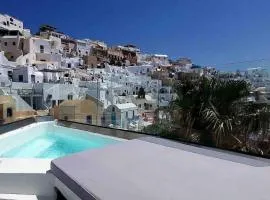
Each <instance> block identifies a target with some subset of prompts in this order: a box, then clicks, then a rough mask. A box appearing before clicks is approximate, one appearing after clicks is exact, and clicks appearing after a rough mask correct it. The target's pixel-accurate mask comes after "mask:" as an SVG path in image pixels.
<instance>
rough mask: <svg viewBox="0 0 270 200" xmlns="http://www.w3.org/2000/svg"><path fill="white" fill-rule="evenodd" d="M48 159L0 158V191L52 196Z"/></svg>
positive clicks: (52, 178)
mask: <svg viewBox="0 0 270 200" xmlns="http://www.w3.org/2000/svg"><path fill="white" fill-rule="evenodd" d="M50 161H51V160H48V159H15V158H10V159H9V158H1V159H0V193H1V194H25V195H37V196H45V197H54V195H55V191H54V188H53V183H54V176H53V175H52V174H50V173H48V170H50Z"/></svg>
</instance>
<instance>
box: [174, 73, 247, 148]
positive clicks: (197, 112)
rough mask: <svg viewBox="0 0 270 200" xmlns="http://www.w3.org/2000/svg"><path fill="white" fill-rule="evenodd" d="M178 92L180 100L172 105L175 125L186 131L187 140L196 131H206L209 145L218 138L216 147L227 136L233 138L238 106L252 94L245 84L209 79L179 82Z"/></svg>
mask: <svg viewBox="0 0 270 200" xmlns="http://www.w3.org/2000/svg"><path fill="white" fill-rule="evenodd" d="M176 90H177V95H178V98H177V99H176V100H175V101H174V102H173V103H172V106H171V113H172V117H173V119H174V123H176V124H178V125H180V126H182V127H184V128H185V129H186V137H188V136H189V135H190V134H191V133H192V130H193V129H197V130H202V131H204V133H203V135H202V137H201V139H203V138H204V137H205V138H207V140H208V142H213V141H211V140H212V138H213V137H212V136H214V141H215V145H216V146H218V145H219V144H220V143H221V140H222V138H223V137H224V136H228V135H232V130H233V127H234V125H235V124H237V121H235V119H236V117H235V116H236V114H237V113H236V112H235V107H237V105H238V104H239V103H240V102H241V99H242V98H244V97H246V96H247V95H248V94H249V86H248V84H247V83H246V82H245V81H240V80H220V79H216V78H209V79H208V78H206V77H202V78H200V79H199V80H198V81H188V80H187V81H184V82H182V83H179V84H178V85H177V86H176ZM207 132H208V133H207ZM232 136H233V135H232Z"/></svg>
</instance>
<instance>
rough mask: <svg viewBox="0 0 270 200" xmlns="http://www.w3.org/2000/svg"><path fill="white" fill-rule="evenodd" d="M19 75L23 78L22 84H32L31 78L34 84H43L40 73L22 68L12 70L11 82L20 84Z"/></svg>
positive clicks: (30, 68)
mask: <svg viewBox="0 0 270 200" xmlns="http://www.w3.org/2000/svg"><path fill="white" fill-rule="evenodd" d="M19 75H22V76H23V83H32V82H31V76H32V75H34V76H35V82H34V83H42V82H43V74H42V73H41V72H38V71H37V70H36V69H34V68H33V67H29V66H28V67H23V66H19V67H18V68H15V69H14V70H13V81H14V82H20V81H19Z"/></svg>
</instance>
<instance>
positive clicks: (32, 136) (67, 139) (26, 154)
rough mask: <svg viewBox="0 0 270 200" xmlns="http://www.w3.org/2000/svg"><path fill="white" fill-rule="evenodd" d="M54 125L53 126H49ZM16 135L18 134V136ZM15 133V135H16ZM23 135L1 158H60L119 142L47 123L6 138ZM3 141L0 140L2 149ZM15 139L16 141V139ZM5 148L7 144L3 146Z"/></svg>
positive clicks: (3, 151) (4, 151)
mask: <svg viewBox="0 0 270 200" xmlns="http://www.w3.org/2000/svg"><path fill="white" fill-rule="evenodd" d="M50 126H52V127H50ZM16 135H17V136H18V137H17V138H16ZM14 136H15V137H14ZM20 137H21V138H22V142H21V143H18V145H15V146H14V147H13V148H6V150H5V148H4V150H3V149H2V153H1V151H0V155H1V157H7V158H52V159H53V158H58V157H62V156H65V155H69V154H73V153H77V152H81V151H84V150H90V149H96V148H102V147H105V146H108V145H112V144H116V143H119V142H120V141H119V140H117V139H113V138H110V137H104V136H102V135H99V134H94V133H89V132H86V131H80V130H76V129H70V128H65V127H60V126H56V125H53V124H50V123H47V124H46V126H44V124H41V125H40V126H36V127H35V126H34V127H32V128H29V129H27V128H26V129H24V130H22V131H21V132H20V131H18V133H17V134H15V135H13V136H10V137H7V138H5V139H3V140H4V142H5V143H6V144H3V145H7V143H8V141H5V140H10V142H12V141H11V140H12V138H13V139H14V140H16V139H19V138H20ZM3 140H1V139H0V148H1V146H2V145H1V143H3ZM14 142H15V141H14ZM4 147H5V146H4Z"/></svg>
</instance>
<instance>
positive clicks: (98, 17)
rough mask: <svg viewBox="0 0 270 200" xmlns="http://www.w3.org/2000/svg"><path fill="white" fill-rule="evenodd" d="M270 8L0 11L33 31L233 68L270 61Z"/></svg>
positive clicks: (192, 5) (197, 3)
mask: <svg viewBox="0 0 270 200" xmlns="http://www.w3.org/2000/svg"><path fill="white" fill-rule="evenodd" d="M269 8H270V1H269V0H256V1H254V0H167V1H163V0H162V1H161V0H155V1H154V0H133V1H130V0H114V1H111V0H107V1H105V0H98V1H91V0H77V1H75V0H44V1H34V0H24V1H23V0H4V1H1V6H0V12H1V13H7V14H10V15H13V16H14V17H17V18H19V19H21V20H23V21H24V23H25V26H26V27H28V28H30V29H31V30H32V32H36V31H37V30H38V27H39V25H40V24H42V23H46V24H51V25H54V26H56V27H58V29H59V30H61V31H63V32H65V33H67V34H69V35H71V36H73V37H75V38H90V39H98V40H104V41H105V42H107V43H108V44H110V45H114V44H126V43H132V44H136V45H137V46H138V47H140V48H141V49H142V50H143V51H145V52H153V53H164V54H168V55H170V56H171V57H172V58H178V57H189V58H191V59H192V60H193V61H194V63H196V64H201V65H213V66H216V67H217V68H220V69H223V70H232V69H236V68H240V69H241V68H246V67H256V66H261V65H263V66H267V65H268V64H270V54H269V53H270V11H269ZM262 58H264V59H267V60H265V61H259V62H248V63H236V64H228V65H224V64H226V63H231V62H238V61H246V60H257V59H262ZM268 59H269V60H268Z"/></svg>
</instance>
